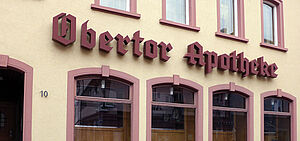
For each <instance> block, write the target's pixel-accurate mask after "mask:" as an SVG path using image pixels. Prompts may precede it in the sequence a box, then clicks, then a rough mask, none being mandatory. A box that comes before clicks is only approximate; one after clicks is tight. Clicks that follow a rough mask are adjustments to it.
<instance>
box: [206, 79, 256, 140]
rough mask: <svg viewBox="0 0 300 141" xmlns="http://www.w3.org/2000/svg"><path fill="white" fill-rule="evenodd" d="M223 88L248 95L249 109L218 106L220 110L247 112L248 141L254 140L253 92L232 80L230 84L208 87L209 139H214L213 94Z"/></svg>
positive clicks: (247, 104)
mask: <svg viewBox="0 0 300 141" xmlns="http://www.w3.org/2000/svg"><path fill="white" fill-rule="evenodd" d="M221 90H228V91H231V92H239V93H241V94H243V95H245V96H247V99H246V107H248V108H247V109H245V110H244V109H240V108H226V107H222V108H217V109H218V110H226V111H227V110H229V111H236V112H247V141H253V140H254V115H253V113H254V108H253V107H254V105H253V102H254V96H253V92H251V91H250V90H248V89H246V88H244V87H241V86H238V85H236V84H235V83H233V82H230V83H229V84H220V85H216V86H212V87H209V89H208V109H209V111H208V141H213V109H216V108H214V106H213V94H214V92H216V91H221Z"/></svg>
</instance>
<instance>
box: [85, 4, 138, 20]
mask: <svg viewBox="0 0 300 141" xmlns="http://www.w3.org/2000/svg"><path fill="white" fill-rule="evenodd" d="M91 8H92V9H94V10H99V11H103V12H107V13H112V14H117V15H121V16H125V17H130V18H135V19H139V18H141V14H137V13H132V12H128V11H123V10H119V9H114V8H110V7H104V6H100V5H96V4H92V5H91Z"/></svg>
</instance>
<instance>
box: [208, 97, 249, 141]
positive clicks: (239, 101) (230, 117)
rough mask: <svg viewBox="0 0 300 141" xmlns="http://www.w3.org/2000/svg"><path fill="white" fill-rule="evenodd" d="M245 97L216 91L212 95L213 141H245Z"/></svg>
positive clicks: (246, 112)
mask: <svg viewBox="0 0 300 141" xmlns="http://www.w3.org/2000/svg"><path fill="white" fill-rule="evenodd" d="M246 101H247V97H245V96H243V95H241V94H240V93H236V92H230V91H218V92H215V93H214V94H213V141H220V140H222V141H247V126H248V125H247V114H248V105H247V104H246Z"/></svg>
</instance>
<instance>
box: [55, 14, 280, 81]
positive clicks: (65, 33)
mask: <svg viewBox="0 0 300 141" xmlns="http://www.w3.org/2000/svg"><path fill="white" fill-rule="evenodd" d="M87 24H88V21H86V22H84V23H83V24H82V25H81V40H80V46H81V47H82V48H85V49H88V50H92V49H93V48H94V47H95V46H96V31H95V30H93V29H92V28H89V29H88V27H87ZM52 30H53V31H52V40H54V41H56V42H58V43H60V44H62V45H64V46H68V45H70V44H72V43H74V42H75V40H76V17H74V16H72V15H71V14H69V15H66V13H61V14H59V15H57V16H55V17H53V29H52ZM113 40H115V41H116V42H117V53H118V54H120V55H125V54H126V53H127V52H128V50H127V49H126V48H125V47H126V46H127V45H128V44H129V43H130V42H132V47H133V51H132V52H133V55H134V56H136V57H140V56H141V55H142V54H143V56H144V57H145V58H148V59H154V58H157V57H158V50H159V58H160V60H161V61H164V62H167V61H168V60H169V59H170V56H168V55H167V53H168V52H170V51H171V50H172V49H173V47H172V45H171V44H170V43H168V44H167V43H164V42H160V43H157V42H156V41H154V40H147V41H145V42H144V46H143V51H140V44H141V43H142V42H143V41H144V38H142V37H141V36H140V31H136V32H135V33H134V34H133V37H132V38H130V37H129V36H122V35H121V34H117V35H116V36H115V37H113V36H112V35H111V34H110V33H109V32H108V31H106V32H103V33H101V34H100V35H99V50H101V51H104V52H107V53H109V52H110V51H111V49H112V48H113V47H112V46H110V43H111V42H112V41H113ZM184 58H186V59H187V63H188V64H189V65H198V66H201V67H202V66H204V68H205V73H206V74H207V73H210V72H212V70H213V68H218V69H219V70H223V71H225V70H229V71H232V72H238V73H241V74H242V77H246V76H249V75H258V76H261V77H269V78H276V77H277V76H278V75H277V74H276V73H275V72H276V70H277V69H278V67H277V65H276V64H275V63H273V64H270V65H268V63H267V62H265V61H264V57H259V58H257V59H254V60H249V59H248V58H246V57H244V52H241V53H239V54H237V53H236V51H233V52H232V53H230V54H229V55H227V54H222V55H218V54H217V53H216V52H214V51H205V52H204V51H203V47H202V46H201V45H200V44H199V43H198V42H195V43H192V44H190V45H189V46H188V49H187V53H186V54H185V55H184Z"/></svg>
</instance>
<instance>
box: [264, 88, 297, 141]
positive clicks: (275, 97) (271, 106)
mask: <svg viewBox="0 0 300 141" xmlns="http://www.w3.org/2000/svg"><path fill="white" fill-rule="evenodd" d="M261 100H262V112H263V113H262V141H274V140H277V141H296V140H297V139H296V138H297V137H296V132H297V131H296V125H297V124H296V118H295V115H296V104H295V100H296V98H295V97H294V96H292V95H289V94H287V93H284V92H282V91H281V90H277V91H269V92H265V93H263V94H262V99H261Z"/></svg>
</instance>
